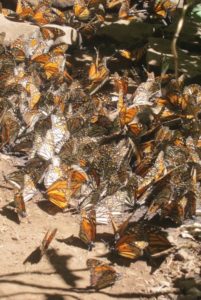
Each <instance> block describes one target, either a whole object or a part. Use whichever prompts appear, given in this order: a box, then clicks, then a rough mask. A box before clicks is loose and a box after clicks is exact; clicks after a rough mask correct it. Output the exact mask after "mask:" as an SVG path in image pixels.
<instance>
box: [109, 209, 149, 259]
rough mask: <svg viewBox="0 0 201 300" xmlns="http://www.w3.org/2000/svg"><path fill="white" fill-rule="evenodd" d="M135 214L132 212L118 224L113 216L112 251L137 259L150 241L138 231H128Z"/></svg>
mask: <svg viewBox="0 0 201 300" xmlns="http://www.w3.org/2000/svg"><path fill="white" fill-rule="evenodd" d="M132 215H133V214H131V215H130V216H129V217H128V218H127V219H126V220H125V221H124V222H123V223H122V224H121V225H119V226H117V225H116V224H115V222H114V220H113V219H112V218H111V221H112V227H113V230H114V243H113V245H112V247H111V251H112V252H114V253H117V254H118V255H120V256H122V257H126V258H128V259H137V258H139V257H140V256H142V255H143V250H144V249H146V248H147V246H148V243H147V242H146V241H145V240H144V238H143V237H142V236H141V235H140V234H139V233H138V232H137V230H136V231H135V232H132V233H131V234H130V233H127V232H126V230H127V227H128V226H129V221H130V219H131V217H132Z"/></svg>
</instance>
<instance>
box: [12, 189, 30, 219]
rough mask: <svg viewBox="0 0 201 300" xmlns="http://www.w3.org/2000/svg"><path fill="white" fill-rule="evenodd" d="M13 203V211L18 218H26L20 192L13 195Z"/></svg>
mask: <svg viewBox="0 0 201 300" xmlns="http://www.w3.org/2000/svg"><path fill="white" fill-rule="evenodd" d="M14 203H15V209H16V212H17V214H18V216H19V217H22V218H25V217H26V216H27V213H26V208H25V203H24V199H23V194H22V192H17V193H16V194H15V195H14Z"/></svg>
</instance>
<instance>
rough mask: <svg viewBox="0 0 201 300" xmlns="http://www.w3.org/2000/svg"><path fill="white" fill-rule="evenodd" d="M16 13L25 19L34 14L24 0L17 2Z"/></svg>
mask: <svg viewBox="0 0 201 300" xmlns="http://www.w3.org/2000/svg"><path fill="white" fill-rule="evenodd" d="M16 13H17V14H18V15H19V16H20V17H22V18H25V17H27V16H32V15H33V14H34V11H33V9H32V7H31V5H30V4H29V3H28V2H27V1H26V0H18V1H17V6H16Z"/></svg>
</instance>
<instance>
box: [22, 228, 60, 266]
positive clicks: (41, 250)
mask: <svg viewBox="0 0 201 300" xmlns="http://www.w3.org/2000/svg"><path fill="white" fill-rule="evenodd" d="M56 233H57V229H56V228H55V229H53V230H52V231H51V230H48V231H47V232H46V234H45V236H44V238H43V240H42V243H41V245H40V246H39V247H37V248H36V249H35V250H34V251H32V252H31V254H29V255H28V257H27V258H26V259H25V260H24V262H23V264H26V263H28V262H29V263H31V264H37V263H38V262H39V261H40V260H41V258H42V257H43V255H44V254H45V252H46V251H47V249H48V247H49V245H50V243H51V242H52V240H53V239H54V237H55V235H56Z"/></svg>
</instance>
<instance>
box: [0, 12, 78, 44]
mask: <svg viewBox="0 0 201 300" xmlns="http://www.w3.org/2000/svg"><path fill="white" fill-rule="evenodd" d="M45 26H47V27H56V28H60V29H62V30H63V31H64V32H65V35H64V36H62V37H59V38H58V39H56V41H55V42H54V44H56V45H57V44H59V43H65V44H68V45H72V44H74V43H76V42H77V40H79V41H80V39H78V34H77V31H76V30H75V29H74V28H72V27H69V26H59V25H55V24H47V25H45ZM1 32H5V33H6V36H5V39H4V41H3V44H4V45H5V46H8V45H10V44H12V43H13V42H14V41H15V40H16V39H17V38H19V37H20V36H22V34H23V39H24V40H26V39H28V38H29V37H30V36H31V35H33V33H34V35H35V36H36V37H37V36H39V35H40V28H39V26H36V25H32V24H30V23H26V22H23V23H21V22H14V21H10V20H8V19H7V18H5V17H4V16H3V15H0V33H1Z"/></svg>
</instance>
